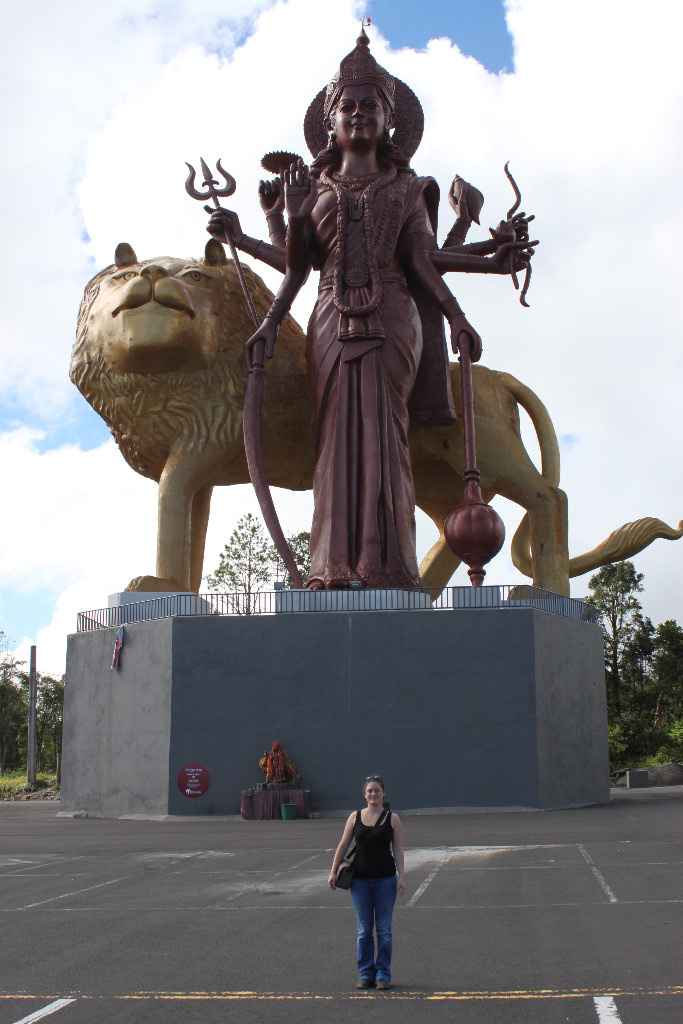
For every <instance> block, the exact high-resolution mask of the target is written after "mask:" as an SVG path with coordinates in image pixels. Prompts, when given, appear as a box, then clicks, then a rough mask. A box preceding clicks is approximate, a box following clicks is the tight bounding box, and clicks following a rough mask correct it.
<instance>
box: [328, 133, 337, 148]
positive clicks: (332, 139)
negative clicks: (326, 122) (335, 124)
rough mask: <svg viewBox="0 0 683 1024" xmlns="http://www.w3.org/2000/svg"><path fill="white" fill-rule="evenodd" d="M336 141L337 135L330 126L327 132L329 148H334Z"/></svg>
mask: <svg viewBox="0 0 683 1024" xmlns="http://www.w3.org/2000/svg"><path fill="white" fill-rule="evenodd" d="M336 143H337V136H336V135H335V133H334V130H333V129H332V128H330V130H329V132H328V133H327V148H328V149H334V147H335V145H336Z"/></svg>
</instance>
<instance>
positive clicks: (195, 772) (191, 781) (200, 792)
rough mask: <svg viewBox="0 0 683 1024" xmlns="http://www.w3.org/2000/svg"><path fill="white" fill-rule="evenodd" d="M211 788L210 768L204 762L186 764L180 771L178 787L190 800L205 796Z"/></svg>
mask: <svg viewBox="0 0 683 1024" xmlns="http://www.w3.org/2000/svg"><path fill="white" fill-rule="evenodd" d="M208 788H209V770H208V768H205V767H204V765H203V764H186V765H184V766H183V767H182V768H181V769H180V771H179V772H178V789H179V790H180V792H181V793H182V794H183V796H186V797H188V798H189V799H190V800H192V799H194V797H196V796H204V794H205V793H206V791H207V789H208Z"/></svg>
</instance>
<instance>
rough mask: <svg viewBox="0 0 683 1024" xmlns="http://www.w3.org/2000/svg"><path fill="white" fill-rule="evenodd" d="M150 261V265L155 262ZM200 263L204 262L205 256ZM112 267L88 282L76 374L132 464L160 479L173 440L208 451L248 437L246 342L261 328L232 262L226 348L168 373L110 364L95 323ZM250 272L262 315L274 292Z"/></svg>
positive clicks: (224, 309)
mask: <svg viewBox="0 0 683 1024" xmlns="http://www.w3.org/2000/svg"><path fill="white" fill-rule="evenodd" d="M153 262H154V261H153V260H147V261H145V264H143V266H144V265H146V264H149V263H153ZM194 262H197V265H200V263H199V261H194ZM115 271H116V267H115V266H109V267H106V268H105V269H104V270H102V271H100V272H99V273H98V274H96V275H95V277H93V278H92V279H91V280H90V281H89V282H88V284H87V285H86V287H85V290H84V294H83V299H82V301H81V306H80V310H79V314H78V326H77V330H76V341H75V344H74V347H73V351H72V355H71V366H70V370H69V376H70V378H71V380H72V382H73V383H74V384H75V385H76V387H77V388H78V390H79V391H80V392H81V394H82V395H83V396H84V398H85V399H86V400H87V401H88V402H89V404H90V405H91V406H92V407H93V409H95V411H96V412H98V413H99V415H100V416H101V417H102V418H103V419H104V421H105V422H106V423H107V425H108V427H109V429H110V430H111V432H112V434H113V436H114V439H115V440H116V442H117V444H118V446H119V448H120V449H121V452H122V454H123V456H124V458H125V459H126V461H127V462H128V464H129V465H130V466H131V467H132V469H134V470H135V471H136V472H138V473H141V474H142V475H143V476H146V477H150V478H151V479H153V480H158V479H159V477H160V475H161V472H162V470H163V467H164V464H165V462H166V459H167V457H168V454H169V451H170V449H171V447H172V446H177V445H178V444H180V445H181V446H182V448H183V449H184V450H187V451H189V450H193V449H194V450H197V451H199V450H202V449H205V448H206V447H207V446H208V445H216V446H219V447H221V448H224V449H225V448H230V447H231V446H233V445H234V444H235V443H236V442H237V441H238V440H239V438H240V435H241V429H242V405H243V398H244V388H245V367H244V341H245V339H246V338H248V337H249V335H250V334H251V333H252V331H253V327H252V326H251V324H250V321H249V320H248V318H247V314H246V311H245V309H244V302H243V300H242V296H241V293H240V290H239V281H238V279H237V274H236V271H235V269H234V267H233V265H232V263H228V264H226V265H225V266H224V267H222V268H221V274H222V278H223V291H222V297H221V303H220V332H221V337H220V341H219V351H218V352H217V354H216V355H215V356H214V357H213V358H212V361H211V364H210V365H209V366H207V367H205V368H203V369H200V370H188V371H171V372H168V373H133V372H121V371H118V370H115V369H113V368H112V367H111V366H109V365H107V362H106V360H105V359H104V356H103V354H102V352H101V350H100V349H99V347H98V345H97V342H96V341H94V340H93V337H92V332H91V330H90V329H89V324H90V316H91V312H92V309H93V307H94V306H95V304H96V302H97V298H98V295H99V292H100V287H101V284H102V282H103V281H104V280H105V279H106V278H107V277H108V276H109V275H110V274H112V273H113V272H115ZM244 272H245V275H246V276H247V281H248V284H249V287H250V290H251V294H252V296H253V298H254V304H255V306H256V308H257V310H258V311H259V312H260V313H263V312H265V310H266V309H268V307H269V305H270V302H271V301H272V295H271V293H270V292H269V290H268V289H267V288H266V286H265V284H264V283H263V281H262V280H261V279H260V277H258V276H257V275H256V274H254V273H253V271H251V270H250V268H249V267H244Z"/></svg>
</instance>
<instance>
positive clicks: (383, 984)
mask: <svg viewBox="0 0 683 1024" xmlns="http://www.w3.org/2000/svg"><path fill="white" fill-rule="evenodd" d="M377 988H378V989H382V990H384V989H388V988H391V982H390V981H385V980H384V978H380V980H379V981H378V982H377Z"/></svg>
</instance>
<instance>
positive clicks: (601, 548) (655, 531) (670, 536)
mask: <svg viewBox="0 0 683 1024" xmlns="http://www.w3.org/2000/svg"><path fill="white" fill-rule="evenodd" d="M681 537H683V519H682V520H681V521H680V522H679V524H678V529H676V528H675V527H673V526H668V525H667V524H666V523H665V522H662V520H661V519H655V518H653V517H652V516H646V517H645V518H644V519H636V520H635V522H633V523H625V524H624V525H623V526H620V527H619V529H618V530H614V531H613V532H612V533H610V535H609V537H607V539H606V540H603V542H602V543H601V544H598V545H597V547H594V548H592V549H591V550H590V551H586V552H585V554H583V555H577V556H576V558H570V559H569V576H570V577H571V578H573V577H574V576H582V575H583V574H584V573H585V572H591V571H592V570H593V569H598V568H599V567H600V566H601V565H608V564H609V563H610V562H620V561H621V560H622V559H624V558H631V557H632V556H633V555H637V554H638V552H639V551H642V550H643V548H646V547H648V545H649V544H652V542H653V541H654V540H680V539H681Z"/></svg>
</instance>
